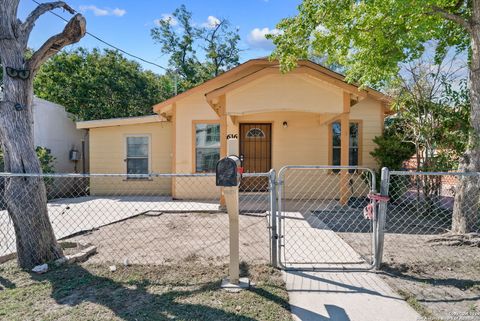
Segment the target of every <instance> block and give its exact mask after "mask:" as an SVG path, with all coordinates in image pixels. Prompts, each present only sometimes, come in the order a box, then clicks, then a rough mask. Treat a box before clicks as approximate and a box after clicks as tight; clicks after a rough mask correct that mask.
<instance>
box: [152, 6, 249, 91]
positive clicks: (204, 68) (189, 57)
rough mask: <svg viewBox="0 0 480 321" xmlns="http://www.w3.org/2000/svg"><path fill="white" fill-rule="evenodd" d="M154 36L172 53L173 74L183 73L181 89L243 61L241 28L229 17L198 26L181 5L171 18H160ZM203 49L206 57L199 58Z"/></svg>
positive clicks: (179, 83) (179, 84)
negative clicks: (231, 22) (240, 46)
mask: <svg viewBox="0 0 480 321" xmlns="http://www.w3.org/2000/svg"><path fill="white" fill-rule="evenodd" d="M173 21H175V22H176V23H178V25H174V23H172V22H173ZM151 36H152V39H153V40H154V41H155V42H156V43H158V44H160V45H161V51H162V53H164V54H167V55H169V56H170V60H169V66H170V68H171V70H172V71H171V73H173V72H176V73H177V74H178V75H179V82H178V92H182V91H185V90H187V89H189V88H192V87H194V86H196V85H198V84H201V83H203V82H204V81H206V80H208V79H211V78H213V77H215V76H217V75H219V74H220V73H222V72H225V71H227V70H229V69H231V68H232V67H235V66H237V65H238V64H239V58H240V57H239V53H240V49H239V48H238V42H239V41H240V36H239V35H238V30H236V29H232V28H231V25H230V23H229V22H228V20H226V19H222V20H219V21H218V22H217V23H216V24H214V25H209V26H202V27H196V26H195V24H194V23H193V21H192V13H191V12H190V11H188V10H187V8H186V7H185V5H181V6H180V7H179V8H177V9H176V10H175V11H174V12H173V14H172V17H171V18H170V19H162V20H159V21H158V26H157V27H155V28H153V29H152V30H151ZM199 52H200V53H202V54H203V59H201V58H199Z"/></svg>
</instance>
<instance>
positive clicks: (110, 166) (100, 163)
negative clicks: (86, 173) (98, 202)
mask: <svg viewBox="0 0 480 321" xmlns="http://www.w3.org/2000/svg"><path fill="white" fill-rule="evenodd" d="M171 128H172V126H171V123H168V122H156V123H148V124H138V125H124V126H114V127H103V128H92V129H90V133H89V139H90V142H89V143H90V172H91V173H108V174H113V173H122V174H123V173H126V162H125V158H126V137H127V136H128V135H147V136H149V137H150V153H149V156H150V159H149V162H150V172H152V173H170V172H171V159H172V138H171V135H172V133H171ZM90 187H91V194H92V195H104V194H113V195H115V194H117V195H119V194H123V195H170V193H171V179H169V178H167V179H166V178H153V179H152V180H148V181H147V180H141V181H133V180H125V179H123V178H92V179H91V182H90Z"/></svg>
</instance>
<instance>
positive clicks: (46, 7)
mask: <svg viewBox="0 0 480 321" xmlns="http://www.w3.org/2000/svg"><path fill="white" fill-rule="evenodd" d="M58 8H63V9H65V10H66V11H68V12H70V13H71V14H74V13H75V10H73V9H72V7H70V6H69V5H68V4H66V3H65V2H63V1H56V2H48V3H42V4H39V5H38V7H36V8H35V10H33V11H32V12H31V13H30V14H29V15H28V17H27V19H26V20H25V22H24V23H23V24H22V30H23V32H24V34H25V38H26V39H28V36H29V35H30V32H31V31H32V29H33V27H34V26H35V22H36V21H37V19H38V18H40V16H41V15H43V14H44V13H45V12H48V11H52V10H53V9H58Z"/></svg>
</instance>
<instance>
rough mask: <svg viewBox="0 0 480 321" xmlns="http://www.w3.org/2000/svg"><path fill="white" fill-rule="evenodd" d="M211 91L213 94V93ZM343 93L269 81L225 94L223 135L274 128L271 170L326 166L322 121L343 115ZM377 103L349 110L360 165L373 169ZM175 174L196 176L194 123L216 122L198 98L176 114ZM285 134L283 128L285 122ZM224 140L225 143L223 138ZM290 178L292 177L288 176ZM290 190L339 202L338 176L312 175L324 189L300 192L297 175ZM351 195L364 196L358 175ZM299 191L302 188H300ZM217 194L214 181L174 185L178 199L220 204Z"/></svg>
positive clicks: (306, 79)
mask: <svg viewBox="0 0 480 321" xmlns="http://www.w3.org/2000/svg"><path fill="white" fill-rule="evenodd" d="M212 89H213V88H212ZM342 95H343V91H342V90H341V89H340V88H338V87H336V86H333V85H331V84H328V83H326V82H324V81H321V80H318V79H315V78H312V77H310V76H308V75H298V74H291V75H289V74H287V75H278V76H277V75H270V76H266V77H264V78H260V79H258V80H255V81H252V82H251V83H249V84H247V85H245V86H242V87H240V88H237V89H235V90H233V91H232V92H230V93H228V94H227V97H226V106H227V107H226V110H227V114H228V115H229V116H228V117H227V134H238V130H239V124H240V123H242V122H243V123H249V122H253V123H254V122H265V123H272V167H273V168H274V169H275V170H277V171H278V170H280V168H281V167H283V166H285V165H329V152H330V151H329V142H328V139H329V124H328V123H324V119H325V118H324V117H323V118H322V117H321V116H322V115H333V114H338V115H340V113H341V112H342V111H343V103H342V97H343V96H342ZM382 112H383V110H382V108H381V103H380V102H378V101H376V100H374V99H371V98H367V99H365V100H363V101H361V102H360V103H358V104H356V105H355V106H353V107H352V109H351V114H350V119H352V120H361V121H362V150H361V153H362V155H361V161H362V163H361V164H360V165H363V166H366V167H371V168H373V167H376V164H375V162H374V160H373V159H372V157H371V156H370V151H372V150H373V148H374V147H375V146H374V144H373V142H372V139H373V137H375V136H378V135H380V134H381V130H382V124H381V120H382V118H381V116H382ZM176 119H177V128H176V137H177V141H176V152H177V154H176V157H177V160H176V171H177V173H193V172H194V141H193V137H194V136H193V132H192V123H193V122H194V121H200V120H209V121H211V120H217V121H218V122H219V123H220V118H219V117H218V115H217V114H216V113H215V112H214V111H213V109H212V107H211V106H210V105H209V104H208V103H207V102H206V99H205V96H204V93H203V92H202V93H196V94H194V95H191V96H189V97H187V98H185V99H183V100H181V101H179V102H177V108H176ZM284 121H286V122H287V123H288V128H283V122H284ZM221 139H222V140H223V139H226V137H221ZM292 175H293V174H292ZM294 175H296V177H295V178H294V177H292V178H291V179H290V182H292V184H296V185H297V186H296V187H295V189H292V188H288V186H286V187H287V191H288V195H287V197H289V196H293V195H295V194H305V195H309V196H311V197H313V196H315V197H321V198H329V197H337V196H338V192H339V175H336V174H331V173H326V172H316V174H315V176H312V174H311V173H310V174H309V176H308V177H309V178H310V180H311V182H317V183H318V182H321V184H322V187H324V188H322V189H319V188H318V186H317V187H315V186H314V187H313V188H312V186H311V184H310V187H308V184H307V182H305V187H304V188H299V187H298V180H300V179H301V176H302V174H301V173H299V172H295V174H294ZM352 178H353V181H355V184H354V186H353V190H354V194H356V195H360V194H364V193H365V186H364V182H363V180H362V179H361V177H359V175H352ZM300 186H301V185H300ZM218 196H219V189H218V188H217V187H216V186H215V181H214V178H213V177H211V178H202V179H195V180H187V179H181V180H180V179H177V182H176V197H177V198H180V199H186V198H191V199H196V198H212V199H214V198H218Z"/></svg>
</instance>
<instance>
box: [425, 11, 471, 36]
mask: <svg viewBox="0 0 480 321" xmlns="http://www.w3.org/2000/svg"><path fill="white" fill-rule="evenodd" d="M432 10H433V13H434V14H437V15H439V16H441V17H443V18H445V19H447V20H450V21H453V22H456V23H458V24H459V25H460V26H462V27H464V28H465V29H466V30H467V31H468V32H470V33H471V32H472V26H471V25H470V23H469V22H468V20H465V19H464V18H462V17H461V16H459V15H457V14H455V13H451V12H449V11H447V10H445V9H444V8H441V7H439V6H432Z"/></svg>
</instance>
